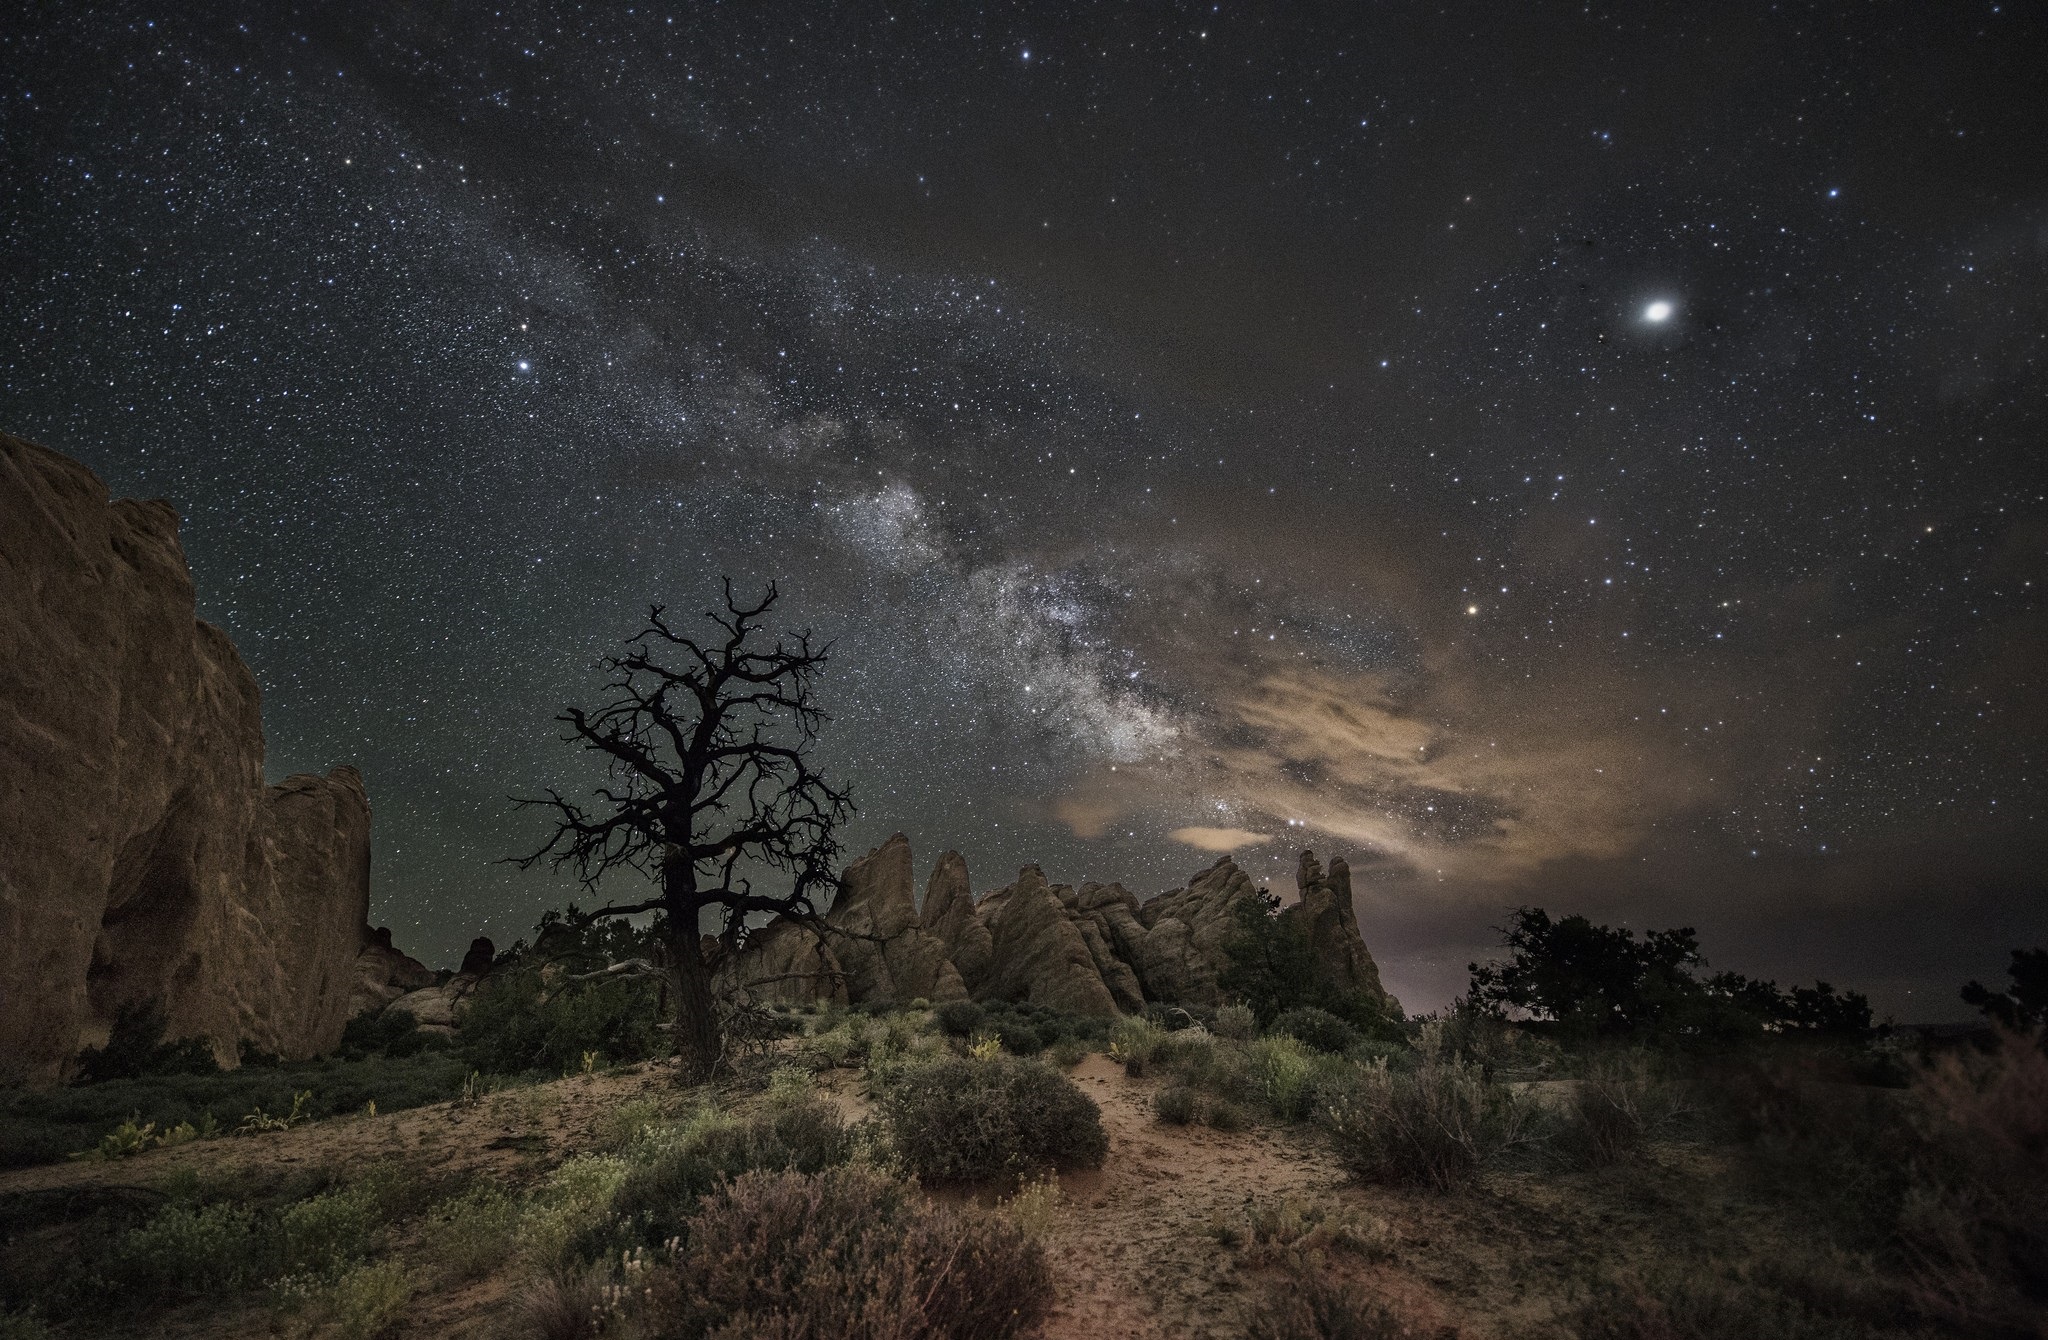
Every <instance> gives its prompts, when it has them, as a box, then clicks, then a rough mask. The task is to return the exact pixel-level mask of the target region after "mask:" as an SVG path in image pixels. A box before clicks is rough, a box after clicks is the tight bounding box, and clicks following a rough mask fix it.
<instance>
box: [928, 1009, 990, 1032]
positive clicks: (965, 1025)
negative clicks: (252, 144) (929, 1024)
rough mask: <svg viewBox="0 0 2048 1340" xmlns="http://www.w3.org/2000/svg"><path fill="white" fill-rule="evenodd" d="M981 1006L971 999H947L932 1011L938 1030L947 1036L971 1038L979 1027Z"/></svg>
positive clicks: (981, 1015)
mask: <svg viewBox="0 0 2048 1340" xmlns="http://www.w3.org/2000/svg"><path fill="white" fill-rule="evenodd" d="M983 1017H984V1016H983V1011H982V1008H981V1006H979V1005H977V1004H975V1003H974V1002H973V1001H971V1000H949V1001H947V1002H946V1003H945V1004H943V1005H941V1006H939V1008H938V1009H936V1010H934V1011H933V1012H932V1018H933V1019H934V1020H935V1021H936V1022H937V1023H938V1025H939V1031H940V1032H941V1033H944V1034H945V1035H946V1036H947V1037H949V1038H971V1037H973V1036H974V1034H975V1032H976V1031H977V1030H979V1029H980V1028H981V1022H982V1019H983Z"/></svg>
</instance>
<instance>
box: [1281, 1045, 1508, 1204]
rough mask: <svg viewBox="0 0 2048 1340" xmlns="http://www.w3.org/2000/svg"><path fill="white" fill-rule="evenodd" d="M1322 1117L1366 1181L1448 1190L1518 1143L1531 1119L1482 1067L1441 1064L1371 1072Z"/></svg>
mask: <svg viewBox="0 0 2048 1340" xmlns="http://www.w3.org/2000/svg"><path fill="white" fill-rule="evenodd" d="M1321 1115H1322V1118H1323V1122H1324V1125H1325V1127H1326V1128H1327V1130H1328V1131H1329V1134H1330V1138H1331V1142H1332V1144H1333V1145H1334V1146H1335V1147H1336V1151H1337V1156H1338V1157H1339V1159H1341V1160H1342V1161H1343V1162H1344V1164H1345V1166H1346V1167H1348V1168H1349V1169H1350V1170H1351V1172H1352V1173H1353V1174H1354V1175H1356V1176H1357V1177H1358V1178H1360V1179H1361V1180H1363V1181H1367V1182H1394V1183H1409V1184H1414V1185H1421V1186H1430V1187H1434V1188H1436V1189H1438V1190H1440V1191H1447V1190H1450V1189H1451V1188H1453V1187H1455V1186H1458V1185H1459V1184H1461V1183H1463V1182H1466V1181H1468V1180H1470V1179H1471V1178H1472V1177H1473V1176H1475V1175H1476V1174H1477V1173H1478V1172H1479V1171H1480V1170H1481V1169H1483V1168H1484V1167H1486V1166H1487V1165H1488V1164H1489V1163H1490V1162H1491V1161H1492V1160H1493V1159H1494V1158H1495V1157H1497V1156H1498V1155H1499V1154H1500V1153H1501V1152H1502V1151H1503V1150H1505V1149H1507V1148H1508V1147H1509V1146H1511V1145H1513V1144H1515V1143H1516V1142H1517V1141H1518V1140H1519V1139H1520V1137H1521V1130H1522V1124H1523V1121H1524V1120H1525V1115H1526V1114H1525V1112H1524V1110H1523V1108H1522V1107H1521V1105H1520V1104H1519V1103H1517V1102H1516V1101H1515V1100H1514V1098H1513V1096H1512V1095H1511V1094H1509V1093H1508V1091H1507V1090H1506V1089H1504V1088H1503V1087H1501V1086H1500V1085H1498V1084H1495V1083H1492V1082H1491V1081H1489V1080H1487V1079H1486V1078H1485V1076H1484V1074H1483V1073H1482V1072H1481V1071H1480V1069H1479V1067H1477V1066H1475V1065H1471V1064H1469V1063H1466V1062H1460V1061H1440V1062H1432V1063H1429V1064H1426V1065H1423V1066H1420V1067H1418V1068H1417V1069H1416V1070H1415V1071H1413V1072H1412V1073H1408V1074H1401V1073H1398V1072H1395V1071H1393V1070H1390V1069H1388V1068H1387V1067H1386V1066H1384V1065H1375V1066H1371V1067H1368V1068H1366V1069H1364V1070H1362V1071H1360V1072H1358V1074H1357V1076H1356V1078H1355V1079H1354V1080H1353V1081H1352V1082H1351V1083H1350V1084H1348V1085H1347V1086H1345V1087H1344V1088H1343V1089H1342V1090H1340V1091H1339V1092H1338V1093H1336V1094H1335V1095H1334V1096H1333V1097H1332V1098H1330V1099H1329V1100H1328V1101H1327V1102H1326V1104H1325V1105H1324V1107H1323V1110H1322V1114H1321Z"/></svg>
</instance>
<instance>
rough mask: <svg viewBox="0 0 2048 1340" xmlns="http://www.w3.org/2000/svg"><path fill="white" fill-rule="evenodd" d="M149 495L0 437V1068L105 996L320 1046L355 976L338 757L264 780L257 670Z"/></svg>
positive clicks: (15, 1063)
mask: <svg viewBox="0 0 2048 1340" xmlns="http://www.w3.org/2000/svg"><path fill="white" fill-rule="evenodd" d="M177 532H178V518H177V514H176V513H175V512H173V511H172V510H171V507H170V505H169V504H167V503H163V502H134V501H128V500H122V501H118V502H111V501H109V498H108V494H107V489H106V486H105V485H104V484H102V483H101V482H100V481H99V479H98V478H97V477H95V476H94V475H93V474H92V472H91V471H89V470H87V469H86V468H85V467H84V466H82V465H79V464H78V463H77V462H75V461H72V460H69V459H67V458H66V457H63V456H60V455H58V454H57V453H55V452H53V451H49V450H47V449H45V448H42V447H38V446H36V445H34V444H32V443H29V442H24V441H21V440H20V439H18V438H13V437H8V436H5V435H4V434H0V982H4V983H5V984H6V991H7V1001H6V1007H5V1008H4V1009H0V1072H4V1073H6V1074H9V1075H12V1076H15V1077H18V1078H23V1079H27V1080H31V1081H49V1080H54V1079H57V1078H59V1077H61V1075H62V1074H63V1072H64V1070H65V1068H66V1066H67V1063H68V1062H69V1061H70V1059H71V1058H72V1057H73V1056H74V1055H75V1054H76V1053H77V1052H78V1051H79V1050H80V1049H81V1048H83V1047H87V1046H92V1045H97V1044H100V1043H104V1042H105V1041H106V1038H107V1035H108V1032H109V1030H110V1028H111V1026H112V1025H113V1023H114V1021H115V1019H116V1018H117V1017H118V1015H119V1014H120V1013H121V1011H122V1010H123V1009H124V1008H128V1007H133V1006H139V1005H141V1004H143V1003H144V1002H146V1001H149V1000H156V1001H158V1002H160V1004H161V1006H162V1008H163V1011H164V1014H165V1016H166V1019H167V1029H166V1033H165V1036H166V1037H167V1038H171V1039H177V1038H187V1037H203V1038H207V1039H210V1040H211V1041H212V1042H213V1043H214V1045H215V1048H216V1051H218V1052H219V1053H220V1055H221V1056H222V1059H223V1060H226V1061H230V1062H232V1060H233V1057H234V1054H235V1051H236V1044H237V1043H238V1042H240V1041H244V1040H246V1041H248V1042H250V1043H252V1044H253V1045H255V1046H256V1047H258V1048H260V1049H262V1050H264V1051H269V1052H273V1053H276V1054H278V1055H281V1056H286V1057H300V1056H307V1055H312V1054H314V1053H317V1052H320V1051H324V1050H327V1049H329V1048H331V1047H332V1046H333V1045H334V1044H335V1042H336V1041H338V1040H339V1038H340V1035H341V1029H342V1026H343V1024H344V1023H345V1022H346V1021H347V1018H348V1014H349V1006H350V1002H351V997H352V996H353V995H354V994H355V991H356V989H357V985H358V980H357V979H358V974H357V958H358V954H359V953H360V952H361V951H362V950H363V949H364V947H365V946H364V938H363V937H364V931H365V922H366V918H367V913H368V909H369V872H370V808H369V803H368V800H367V798H366V796H365V794H364V790H363V782H362V778H361V777H360V776H359V775H357V773H356V771H355V770H354V769H353V768H347V767H342V768H336V769H335V770H334V771H333V772H331V773H329V774H328V775H326V776H325V777H319V776H313V775H302V776H296V777H291V778H287V779H286V780H285V781H284V782H282V783H281V784H279V785H277V786H274V787H265V786H264V784H263V725H262V720H261V717H260V714H259V709H258V694H257V688H256V681H255V679H254V678H253V677H252V676H251V675H250V673H249V669H248V667H247V666H246V665H244V664H243V663H242V659H241V657H240V656H238V655H237V654H236V652H235V649H234V647H233V645H232V644H231V643H230V642H229V641H228V638H227V635H226V634H225V633H223V632H221V630H219V629H218V628H215V627H213V626H212V625H210V624H207V623H202V622H200V621H199V620H198V619H197V618H195V616H194V600H193V587H192V578H191V574H190V572H189V571H188V570H187V568H186V566H185V557H184V553H183V551H182V550H180V548H179V547H178V534H177Z"/></svg>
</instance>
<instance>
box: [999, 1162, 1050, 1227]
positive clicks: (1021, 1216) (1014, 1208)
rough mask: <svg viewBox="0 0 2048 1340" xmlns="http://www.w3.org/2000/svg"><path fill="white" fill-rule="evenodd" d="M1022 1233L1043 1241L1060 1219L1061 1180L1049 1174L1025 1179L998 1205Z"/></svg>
mask: <svg viewBox="0 0 2048 1340" xmlns="http://www.w3.org/2000/svg"><path fill="white" fill-rule="evenodd" d="M1001 1208H1002V1210H1003V1211H1004V1213H1006V1214H1008V1215H1009V1216H1010V1219H1011V1220H1012V1222H1014V1223H1015V1224H1016V1225H1017V1227H1018V1228H1021V1229H1023V1230H1024V1235H1025V1236H1026V1237H1028V1238H1032V1239H1035V1240H1038V1241H1043V1240H1044V1239H1045V1238H1046V1237H1047V1236H1049V1235H1050V1234H1051V1233H1052V1229H1053V1225H1054V1224H1055V1223H1057V1222H1058V1221H1059V1210H1060V1184H1059V1182H1058V1181H1057V1180H1055V1179H1054V1178H1051V1177H1040V1178H1038V1179H1037V1180H1036V1181H1033V1182H1028V1183H1026V1184H1025V1185H1024V1186H1023V1187H1022V1188H1020V1189H1019V1190H1018V1192H1017V1194H1016V1195H1014V1196H1011V1197H1010V1198H1009V1199H1008V1200H1006V1201H1004V1202H1003V1203H1002V1206H1001Z"/></svg>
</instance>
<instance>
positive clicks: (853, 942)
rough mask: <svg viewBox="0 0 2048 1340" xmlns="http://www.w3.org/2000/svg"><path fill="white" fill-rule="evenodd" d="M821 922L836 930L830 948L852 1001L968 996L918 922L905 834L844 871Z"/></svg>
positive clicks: (940, 947)
mask: <svg viewBox="0 0 2048 1340" xmlns="http://www.w3.org/2000/svg"><path fill="white" fill-rule="evenodd" d="M825 923H826V925H827V927H829V928H830V930H831V931H833V932H836V933H835V934H832V935H831V936H830V937H829V947H830V949H831V951H832V954H833V956H834V957H835V958H837V959H838V961H839V966H840V968H841V970H842V971H843V972H844V973H845V974H846V993H847V997H848V999H850V1000H851V1001H852V1002H853V1003H855V1004H861V1003H864V1002H868V1001H876V1002H885V1001H887V1002H895V1003H898V1004H904V1003H907V1002H909V1001H912V1000H917V999H920V998H922V999H925V1000H932V1001H941V1000H965V999H967V988H966V986H965V984H963V983H962V982H961V980H960V972H959V970H958V969H957V968H955V967H954V966H953V962H952V960H951V959H950V958H949V957H948V956H947V953H946V944H945V942H944V941H943V940H941V939H940V938H939V937H938V936H936V935H933V934H931V933H930V932H928V931H926V930H925V928H924V924H923V923H922V922H921V921H919V919H918V915H917V902H916V899H915V897H914V896H913V894H912V892H911V870H910V839H909V838H907V837H905V836H903V834H901V833H898V834H896V835H895V836H893V837H891V838H890V839H889V840H888V841H887V842H884V843H883V844H882V845H881V846H879V847H877V848H875V849H874V850H873V851H871V852H869V853H868V854H867V855H866V856H863V857H862V858H861V859H859V860H858V861H855V862H854V863H853V864H852V865H850V866H848V867H847V868H846V870H845V872H844V873H843V874H841V875H840V877H839V895H838V897H836V898H835V899H833V902H832V907H831V910H830V911H828V912H827V913H826V914H825Z"/></svg>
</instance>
